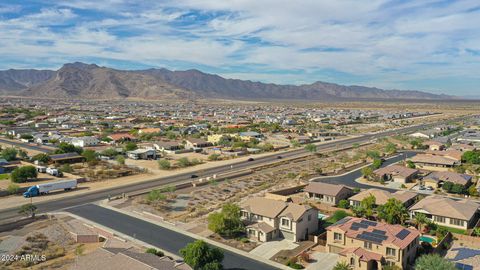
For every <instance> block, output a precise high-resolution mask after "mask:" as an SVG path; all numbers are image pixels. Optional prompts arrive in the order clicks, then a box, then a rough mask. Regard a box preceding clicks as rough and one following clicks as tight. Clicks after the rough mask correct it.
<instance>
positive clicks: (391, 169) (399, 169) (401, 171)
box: [373, 165, 418, 177]
mask: <svg viewBox="0 0 480 270" xmlns="http://www.w3.org/2000/svg"><path fill="white" fill-rule="evenodd" d="M417 172H418V170H415V169H411V168H407V167H404V166H400V165H391V166H387V167H383V168H380V169H378V170H375V171H374V172H373V173H374V174H376V175H378V176H383V175H388V174H391V175H393V176H396V175H399V176H402V177H409V176H411V175H414V174H416V173H417Z"/></svg>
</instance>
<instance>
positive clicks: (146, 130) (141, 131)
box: [138, 128, 162, 134]
mask: <svg viewBox="0 0 480 270" xmlns="http://www.w3.org/2000/svg"><path fill="white" fill-rule="evenodd" d="M160 132H162V129H161V128H142V129H139V130H138V134H149V133H160Z"/></svg>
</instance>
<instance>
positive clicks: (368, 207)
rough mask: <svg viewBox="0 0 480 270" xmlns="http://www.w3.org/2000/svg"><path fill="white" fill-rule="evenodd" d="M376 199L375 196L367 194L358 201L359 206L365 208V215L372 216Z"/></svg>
mask: <svg viewBox="0 0 480 270" xmlns="http://www.w3.org/2000/svg"><path fill="white" fill-rule="evenodd" d="M375 204H376V199H375V196H373V195H371V194H370V195H369V196H368V197H366V198H364V199H363V200H362V201H361V202H360V207H362V208H363V209H364V210H365V217H366V218H368V217H372V216H373V212H374V210H375Z"/></svg>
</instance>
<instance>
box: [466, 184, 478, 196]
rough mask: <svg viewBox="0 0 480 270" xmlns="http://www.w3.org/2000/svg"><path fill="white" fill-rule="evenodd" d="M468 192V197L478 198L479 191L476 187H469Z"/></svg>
mask: <svg viewBox="0 0 480 270" xmlns="http://www.w3.org/2000/svg"><path fill="white" fill-rule="evenodd" d="M467 192H468V195H470V196H478V190H477V187H476V186H475V185H470V187H468V190H467Z"/></svg>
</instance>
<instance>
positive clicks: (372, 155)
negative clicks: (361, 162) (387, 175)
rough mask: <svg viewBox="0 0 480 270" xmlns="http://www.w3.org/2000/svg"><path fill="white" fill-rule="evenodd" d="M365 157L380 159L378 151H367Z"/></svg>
mask: <svg viewBox="0 0 480 270" xmlns="http://www.w3.org/2000/svg"><path fill="white" fill-rule="evenodd" d="M367 157H369V158H371V159H380V153H379V152H378V151H367Z"/></svg>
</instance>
